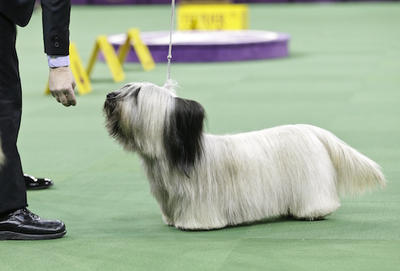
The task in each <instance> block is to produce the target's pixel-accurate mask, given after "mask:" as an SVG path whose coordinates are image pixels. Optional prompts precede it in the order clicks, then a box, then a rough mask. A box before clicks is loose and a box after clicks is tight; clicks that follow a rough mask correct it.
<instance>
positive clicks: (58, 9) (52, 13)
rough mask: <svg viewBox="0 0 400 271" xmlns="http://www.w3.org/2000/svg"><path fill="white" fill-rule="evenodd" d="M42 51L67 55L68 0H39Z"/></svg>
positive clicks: (69, 9)
mask: <svg viewBox="0 0 400 271" xmlns="http://www.w3.org/2000/svg"><path fill="white" fill-rule="evenodd" d="M41 4H42V23H43V40H44V51H45V53H46V54H47V55H52V56H66V55H69V17H70V13H71V2H70V0H41Z"/></svg>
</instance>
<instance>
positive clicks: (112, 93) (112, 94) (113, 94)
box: [107, 92, 117, 99]
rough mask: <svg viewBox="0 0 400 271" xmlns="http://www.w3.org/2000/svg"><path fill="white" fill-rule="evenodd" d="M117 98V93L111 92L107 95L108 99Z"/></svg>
mask: <svg viewBox="0 0 400 271" xmlns="http://www.w3.org/2000/svg"><path fill="white" fill-rule="evenodd" d="M115 97H117V93H115V92H110V93H108V94H107V99H114V98H115Z"/></svg>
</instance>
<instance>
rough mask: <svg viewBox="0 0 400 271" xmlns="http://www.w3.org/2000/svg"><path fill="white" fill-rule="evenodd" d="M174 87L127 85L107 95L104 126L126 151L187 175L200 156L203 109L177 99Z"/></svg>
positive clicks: (195, 104) (192, 102) (167, 85)
mask: <svg viewBox="0 0 400 271" xmlns="http://www.w3.org/2000/svg"><path fill="white" fill-rule="evenodd" d="M173 88H174V86H173V85H171V84H166V85H165V86H163V87H159V86H156V85H154V84H151V83H129V84H126V85H125V86H123V87H122V88H121V89H120V90H117V91H114V92H111V93H109V94H108V95H107V99H106V101H105V103H104V113H105V115H106V126H107V129H108V131H109V133H110V135H111V136H113V137H115V138H116V139H117V140H118V141H119V142H120V143H121V144H122V145H123V146H124V147H125V148H126V149H127V150H131V151H137V152H139V153H140V154H142V155H143V156H145V157H146V158H148V159H167V160H168V161H169V164H170V166H171V167H175V168H177V169H178V170H180V171H181V172H183V173H185V174H186V175H187V174H188V172H189V171H190V169H191V168H192V167H193V166H194V163H195V162H196V160H197V159H198V158H199V157H200V155H201V152H202V148H201V146H202V130H203V121H204V117H205V113H204V109H203V107H202V106H201V105H200V104H199V103H197V102H195V101H192V100H186V99H182V98H179V97H177V96H176V94H175V91H174V89H173Z"/></svg>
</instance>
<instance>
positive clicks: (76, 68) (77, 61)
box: [45, 42, 92, 95]
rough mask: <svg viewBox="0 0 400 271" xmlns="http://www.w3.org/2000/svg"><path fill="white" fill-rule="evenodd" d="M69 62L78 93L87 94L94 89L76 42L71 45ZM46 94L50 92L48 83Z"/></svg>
mask: <svg viewBox="0 0 400 271" xmlns="http://www.w3.org/2000/svg"><path fill="white" fill-rule="evenodd" d="M69 62H70V68H71V71H72V74H73V76H74V79H75V83H76V87H77V89H78V93H79V94H81V95H84V94H87V93H89V92H91V91H92V85H91V84H90V80H89V76H88V75H87V73H86V70H85V68H84V67H83V65H82V60H81V58H80V56H79V54H78V50H77V49H76V46H75V44H74V43H72V42H71V43H70V45H69ZM45 93H46V94H50V90H49V84H48V83H47V87H46V91H45Z"/></svg>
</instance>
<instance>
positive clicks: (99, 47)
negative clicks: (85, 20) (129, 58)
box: [86, 35, 125, 82]
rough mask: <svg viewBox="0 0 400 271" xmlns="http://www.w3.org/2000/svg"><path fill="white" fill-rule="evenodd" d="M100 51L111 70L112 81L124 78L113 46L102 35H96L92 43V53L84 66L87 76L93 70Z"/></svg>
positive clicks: (119, 80)
mask: <svg viewBox="0 0 400 271" xmlns="http://www.w3.org/2000/svg"><path fill="white" fill-rule="evenodd" d="M100 51H101V52H102V53H103V56H104V60H105V62H106V63H107V66H108V68H109V70H110V72H111V75H112V78H113V79H114V81H115V82H121V81H122V80H124V79H125V73H124V71H123V69H122V65H121V63H120V61H119V59H118V56H117V55H116V53H115V50H114V48H113V46H112V45H111V44H110V43H109V42H108V40H107V37H106V36H104V35H101V36H98V37H97V39H96V43H95V45H94V48H93V51H92V55H91V57H90V60H89V64H88V66H87V68H86V72H87V74H88V75H89V77H90V75H91V73H92V71H93V67H94V64H95V63H96V61H97V57H98V54H99V52H100Z"/></svg>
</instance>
